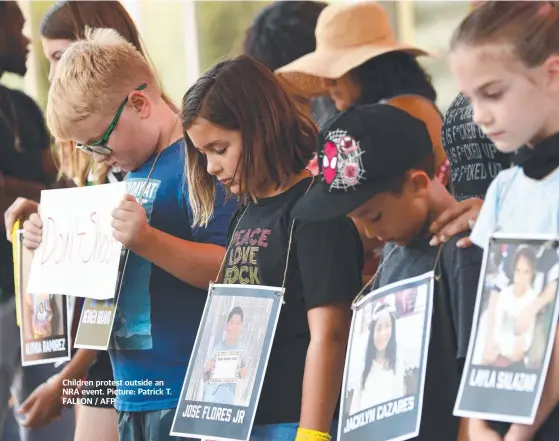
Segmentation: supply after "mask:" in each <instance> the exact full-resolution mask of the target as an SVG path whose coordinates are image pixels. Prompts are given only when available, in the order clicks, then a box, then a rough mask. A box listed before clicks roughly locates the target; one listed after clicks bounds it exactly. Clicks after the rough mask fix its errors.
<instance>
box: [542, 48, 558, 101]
mask: <svg viewBox="0 0 559 441" xmlns="http://www.w3.org/2000/svg"><path fill="white" fill-rule="evenodd" d="M544 68H545V71H546V73H547V78H548V84H549V88H550V89H551V92H554V93H558V92H559V55H557V54H553V55H550V56H549V58H548V59H547V60H546V61H545V62H544Z"/></svg>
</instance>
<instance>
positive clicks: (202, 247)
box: [115, 227, 225, 289]
mask: <svg viewBox="0 0 559 441" xmlns="http://www.w3.org/2000/svg"><path fill="white" fill-rule="evenodd" d="M115 237H116V236H115ZM117 240H119V239H118V237H117ZM119 241H120V240H119ZM123 245H124V246H127V245H126V244H125V243H124V242H123ZM127 248H129V249H130V250H132V251H133V252H135V253H136V254H138V255H139V256H142V257H143V258H144V259H146V260H148V261H150V262H151V263H153V264H154V265H157V266H158V267H159V268H161V269H163V270H165V271H167V272H168V273H169V274H172V275H173V276H175V277H176V278H178V279H180V280H182V281H183V282H185V283H188V284H189V285H192V286H196V287H197V288H202V289H207V288H208V286H209V283H210V281H212V280H215V278H216V275H217V272H218V271H219V267H220V265H221V262H222V261H223V258H224V256H225V248H223V247H220V246H218V245H213V244H207V243H198V242H191V241H188V240H182V239H179V238H177V237H174V236H171V235H170V234H167V233H165V232H163V231H160V230H157V229H155V228H152V227H149V229H148V230H147V231H146V233H145V234H144V235H143V236H142V239H139V240H138V241H137V242H135V243H134V245H132V246H127Z"/></svg>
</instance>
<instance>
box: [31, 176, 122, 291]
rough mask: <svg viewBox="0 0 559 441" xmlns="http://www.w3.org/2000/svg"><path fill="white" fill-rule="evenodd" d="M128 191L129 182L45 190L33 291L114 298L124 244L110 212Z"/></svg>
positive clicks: (32, 282)
mask: <svg viewBox="0 0 559 441" xmlns="http://www.w3.org/2000/svg"><path fill="white" fill-rule="evenodd" d="M125 194H126V183H125V182H120V183H116V184H106V185H97V186H92V187H82V188H69V189H61V190H44V191H43V192H42V193H41V207H40V214H41V219H42V221H43V240H42V242H41V245H40V246H39V248H37V250H36V251H35V255H34V257H33V263H32V265H31V274H30V279H29V285H28V291H29V292H30V293H33V294H34V293H44V292H51V293H55V294H67V295H70V296H76V297H89V298H93V299H99V300H103V299H109V298H112V297H114V294H115V288H116V283H117V275H118V264H119V259H120V253H121V250H122V245H121V244H120V243H119V242H118V241H116V240H115V239H114V238H113V229H112V227H111V221H112V216H111V212H112V210H113V209H114V208H115V207H116V206H117V204H118V203H119V202H120V200H121V199H122V198H123V197H124V195H125Z"/></svg>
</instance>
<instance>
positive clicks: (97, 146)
mask: <svg viewBox="0 0 559 441" xmlns="http://www.w3.org/2000/svg"><path fill="white" fill-rule="evenodd" d="M146 87H147V84H142V85H141V86H140V87H138V88H136V89H135V90H144V89H145V88H146ZM127 102H128V97H126V99H125V100H124V101H123V102H122V104H121V105H120V107H119V108H118V110H117V112H116V115H115V117H114V118H113V121H112V122H111V125H110V126H109V128H108V129H107V131H106V132H105V134H104V135H103V137H102V138H101V139H100V140H99V141H97V142H94V143H93V144H87V145H86V144H80V143H76V148H77V149H79V150H81V151H82V152H86V153H89V154H91V153H97V154H99V155H103V156H110V155H111V153H112V152H113V151H112V149H111V148H110V147H109V146H108V145H107V142H108V141H109V138H110V137H111V134H112V133H113V130H114V129H115V127H116V125H117V124H118V120H119V118H120V115H121V114H122V111H123V110H124V106H125V105H126V103H127Z"/></svg>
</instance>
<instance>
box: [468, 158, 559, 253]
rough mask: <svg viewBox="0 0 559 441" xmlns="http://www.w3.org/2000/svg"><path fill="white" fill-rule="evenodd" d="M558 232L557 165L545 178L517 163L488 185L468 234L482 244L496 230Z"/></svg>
mask: <svg viewBox="0 0 559 441" xmlns="http://www.w3.org/2000/svg"><path fill="white" fill-rule="evenodd" d="M495 232H499V233H506V234H558V233H559V168H557V169H555V170H554V171H553V172H551V173H550V174H549V175H548V176H546V177H545V178H544V179H542V180H540V181H537V180H534V179H530V178H528V177H527V176H526V175H525V174H524V171H523V170H522V169H521V168H520V167H513V168H510V169H508V170H504V171H502V172H500V173H499V174H498V175H497V177H496V178H495V180H494V181H493V182H492V183H491V185H490V186H489V189H488V190H487V195H486V196H485V201H484V202H483V206H482V208H481V212H480V214H479V218H478V219H477V221H476V224H475V226H474V229H473V231H472V234H471V236H470V238H471V240H472V242H473V243H475V244H476V245H477V246H479V247H481V248H485V247H486V246H487V244H488V241H489V237H490V236H491V235H492V234H493V233H495Z"/></svg>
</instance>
